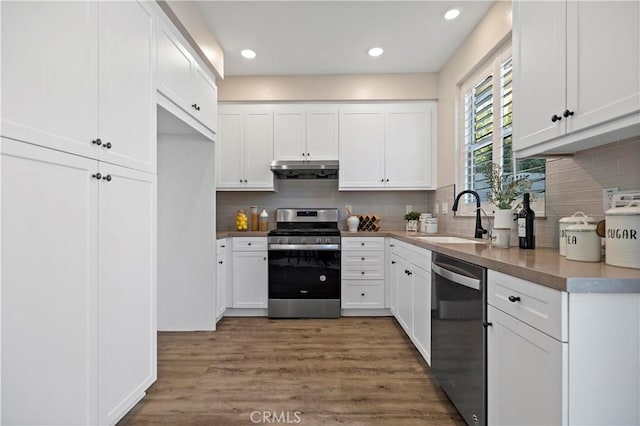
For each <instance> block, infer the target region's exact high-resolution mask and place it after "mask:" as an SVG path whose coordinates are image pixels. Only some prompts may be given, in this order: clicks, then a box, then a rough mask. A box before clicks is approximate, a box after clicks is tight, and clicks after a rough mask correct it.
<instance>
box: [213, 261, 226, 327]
mask: <svg viewBox="0 0 640 426" xmlns="http://www.w3.org/2000/svg"><path fill="white" fill-rule="evenodd" d="M226 267H227V265H226V262H225V261H224V254H219V255H218V256H216V319H217V320H220V318H222V315H224V311H226V310H227V305H226V304H225V300H226V296H225V290H226V283H225V280H226V275H227V274H226V273H225V272H226Z"/></svg>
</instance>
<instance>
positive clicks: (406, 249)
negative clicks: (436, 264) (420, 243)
mask: <svg viewBox="0 0 640 426" xmlns="http://www.w3.org/2000/svg"><path fill="white" fill-rule="evenodd" d="M395 246H396V247H395V254H397V255H398V256H400V257H403V258H405V259H407V260H408V261H409V262H411V263H413V264H414V265H416V266H417V267H419V268H422V269H424V270H425V271H427V272H429V271H431V251H430V250H427V249H423V248H422V247H417V246H414V245H411V244H407V243H405V242H403V241H398V242H396V243H395Z"/></svg>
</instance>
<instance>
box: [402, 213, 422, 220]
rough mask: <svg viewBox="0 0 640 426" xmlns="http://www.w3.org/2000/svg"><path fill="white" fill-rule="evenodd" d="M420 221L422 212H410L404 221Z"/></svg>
mask: <svg viewBox="0 0 640 426" xmlns="http://www.w3.org/2000/svg"><path fill="white" fill-rule="evenodd" d="M418 219H420V212H409V213H407V214H405V215H404V220H418Z"/></svg>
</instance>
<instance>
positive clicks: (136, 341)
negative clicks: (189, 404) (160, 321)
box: [2, 139, 156, 425]
mask: <svg viewBox="0 0 640 426" xmlns="http://www.w3.org/2000/svg"><path fill="white" fill-rule="evenodd" d="M98 174H100V178H98ZM2 207H3V211H2V246H3V247H4V248H5V249H4V250H3V252H2V286H3V287H2V292H3V297H2V327H3V333H2V348H3V367H4V368H3V376H2V407H3V413H2V415H3V418H2V421H3V423H5V424H24V423H29V424H83V425H84V424H96V423H100V424H106V423H108V424H113V423H115V422H116V421H118V420H119V419H120V417H121V416H122V415H124V413H125V412H126V411H127V410H128V409H129V408H130V407H131V406H132V405H133V404H134V403H135V402H137V400H139V399H141V398H142V397H143V396H144V391H145V389H146V388H147V387H148V386H149V385H150V384H151V383H152V382H153V381H154V380H155V378H156V369H155V368H156V362H155V356H156V355H155V354H156V340H155V339H156V318H155V304H156V300H155V296H156V293H155V285H156V284H155V283H156V281H155V280H156V276H155V270H156V268H155V267H156V260H155V259H156V252H155V247H156V243H155V232H156V227H155V223H156V222H155V211H156V210H155V176H154V175H151V174H146V173H142V172H139V171H135V170H131V169H125V168H122V167H118V166H114V165H110V164H106V163H101V162H98V161H96V160H92V159H88V158H85V157H81V156H75V155H71V154H66V153H63V152H59V151H55V150H50V149H47V148H42V147H38V146H35V145H31V144H25V143H21V142H16V141H12V140H7V139H3V140H2ZM9 248H10V249H9ZM28 401H37V403H36V404H29V403H28Z"/></svg>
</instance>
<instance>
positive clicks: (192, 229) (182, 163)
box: [158, 113, 216, 331]
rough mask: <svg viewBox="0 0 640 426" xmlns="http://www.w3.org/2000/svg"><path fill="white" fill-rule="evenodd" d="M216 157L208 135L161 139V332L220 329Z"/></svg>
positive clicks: (159, 196) (159, 164) (159, 160)
mask: <svg viewBox="0 0 640 426" xmlns="http://www.w3.org/2000/svg"><path fill="white" fill-rule="evenodd" d="M164 115H165V116H167V115H169V114H168V113H165V114H164ZM160 120H161V117H160V114H159V122H160ZM176 120H177V119H176ZM163 127H165V128H172V127H175V126H166V124H163ZM214 154H215V145H214V143H213V142H212V141H211V140H209V139H207V138H205V137H204V136H202V135H199V134H158V329H159V330H164V331H169V330H170V331H186V330H215V322H216V300H215V297H216V291H215V288H216V287H215V285H216V282H215V281H216V270H215V267H216V262H215V258H216V238H215V230H216V228H215V222H216V221H215V201H216V200H215V173H214V166H215V161H214Z"/></svg>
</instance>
